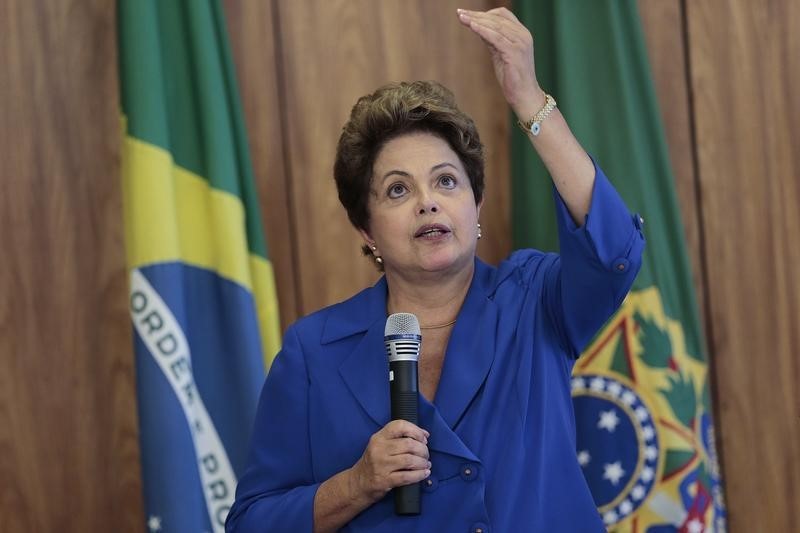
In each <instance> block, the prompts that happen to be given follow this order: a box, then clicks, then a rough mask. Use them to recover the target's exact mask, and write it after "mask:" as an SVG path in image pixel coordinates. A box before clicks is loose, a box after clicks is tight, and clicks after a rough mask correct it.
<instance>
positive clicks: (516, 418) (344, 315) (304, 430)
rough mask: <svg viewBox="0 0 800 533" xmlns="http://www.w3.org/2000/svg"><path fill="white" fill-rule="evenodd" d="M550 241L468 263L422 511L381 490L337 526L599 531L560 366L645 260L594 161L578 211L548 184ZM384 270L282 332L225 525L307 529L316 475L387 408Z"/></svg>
mask: <svg viewBox="0 0 800 533" xmlns="http://www.w3.org/2000/svg"><path fill="white" fill-rule="evenodd" d="M555 196H556V204H557V209H556V211H557V217H558V229H559V240H560V248H561V254H560V256H559V255H556V254H552V253H542V252H539V251H536V250H520V251H517V252H515V253H513V254H512V255H511V256H510V257H509V258H508V259H506V260H505V261H503V262H502V263H501V264H500V265H499V266H498V267H497V268H494V267H491V266H489V265H486V264H485V263H483V262H482V261H480V260H479V259H476V261H475V274H474V277H473V280H472V283H471V286H470V288H469V291H468V293H467V296H466V299H465V301H464V304H463V306H462V308H461V311H460V312H459V315H458V318H457V321H456V323H455V326H454V328H453V331H452V333H451V336H450V341H449V343H448V346H447V352H446V355H445V360H444V366H443V368H442V375H441V379H440V382H439V386H438V389H437V392H436V397H435V401H434V402H433V403H430V402H428V401H427V400H426V399H425V398H424V397H422V396H420V397H419V402H420V413H419V420H420V426H421V427H423V428H425V429H427V430H428V431H429V432H430V438H429V439H428V448H429V450H430V461H431V463H432V465H433V466H432V468H431V476H430V478H428V479H427V480H425V481H423V482H422V500H421V506H422V513H421V514H420V515H419V516H416V517H414V516H412V517H408V516H396V515H395V514H394V503H393V502H394V500H393V498H392V496H391V493H389V494H388V495H387V496H386V497H385V498H383V499H382V500H381V501H379V502H377V503H375V504H374V505H372V506H371V507H369V508H368V509H366V510H365V511H364V512H362V513H361V514H359V515H358V516H356V517H355V518H354V519H353V520H352V521H351V522H350V523H349V524H348V525H347V526H345V527H344V528H343V529H342V531H349V532H357V531H370V532H383V531H386V532H390V531H391V532H394V531H404V532H414V531H419V532H437V531H438V532H450V531H463V532H465V533H466V532H468V531H483V532H484V533H486V532H490V531H494V532H517V531H526V532H527V531H537V532H538V531H542V532H547V533H557V532H569V533H580V532H584V531H586V532H597V531H605V527H604V526H603V522H602V520H601V519H600V516H599V514H598V512H597V510H596V507H595V505H594V502H593V501H592V496H591V494H590V492H589V489H588V486H587V484H586V481H585V480H584V477H583V474H582V472H581V468H580V466H579V464H578V461H577V458H576V449H575V422H574V417H573V411H572V399H571V395H570V374H571V371H572V367H573V364H574V360H575V358H576V357H577V356H578V355H579V354H580V352H581V350H582V349H583V348H584V346H585V345H586V343H587V342H588V341H589V340H590V339H591V337H592V336H593V335H594V334H595V332H596V331H597V330H598V329H599V328H600V326H601V325H602V324H603V323H604V322H605V320H607V319H608V318H609V317H610V316H611V314H612V313H613V312H614V311H615V310H616V309H617V308H618V307H619V305H620V304H621V302H622V300H623V298H624V297H625V295H626V294H627V292H628V289H629V288H630V286H631V284H632V283H633V280H634V278H635V276H636V273H637V272H638V270H639V267H640V266H641V255H642V250H643V247H644V236H643V234H642V231H641V219H640V218H639V216H638V215H631V214H630V213H629V212H628V210H627V208H626V207H625V205H624V204H623V202H622V200H621V198H620V197H619V195H618V194H617V192H616V191H615V190H614V188H613V187H612V186H611V184H610V183H609V181H608V180H607V178H606V177H605V176H604V174H603V173H602V171H601V170H600V169H599V168H596V179H595V185H594V190H593V193H592V203H591V207H590V210H589V214H588V215H587V217H586V220H585V223H584V224H583V225H582V226H581V227H577V226H576V225H575V224H574V222H573V221H572V219H571V218H570V215H569V212H568V211H567V208H566V206H565V205H564V203H563V201H562V200H561V198H560V197H559V196H558V194H555ZM386 297H387V287H386V281H385V278H382V279H381V280H380V281H379V282H378V283H377V284H376V285H375V286H373V287H371V288H368V289H366V290H364V291H362V292H360V293H359V294H357V295H356V296H354V297H352V298H350V299H349V300H346V301H344V302H342V303H339V304H337V305H333V306H331V307H328V308H325V309H323V310H321V311H318V312H316V313H313V314H311V315H309V316H307V317H305V318H303V319H301V320H299V321H298V322H296V323H295V324H294V325H292V326H291V327H290V328H289V329H288V330H287V332H286V336H285V339H284V344H283V349H282V350H281V353H280V354H279V355H278V357H277V358H276V359H275V362H274V363H273V366H272V369H271V370H270V372H269V375H268V377H267V380H266V383H265V385H264V389H263V391H262V394H261V400H260V404H259V408H258V413H257V416H256V421H255V427H254V430H253V437H252V449H251V453H250V458H249V463H248V465H247V468H246V470H245V472H244V474H243V475H242V477H241V479H240V481H239V485H238V487H237V492H236V502H235V504H234V506H233V508H232V509H231V511H230V514H229V516H228V521H227V524H226V529H227V531H229V532H233V531H238V532H255V531H286V532H303V531H311V530H312V525H313V512H314V511H313V507H314V495H315V493H316V491H317V488H318V487H319V485H320V484H321V483H322V482H323V481H325V480H326V479H328V478H330V477H331V476H333V475H334V474H336V473H338V472H340V471H342V470H345V469H347V468H350V467H351V466H353V464H355V463H356V461H357V460H358V459H359V458H360V457H361V454H362V453H363V451H364V449H365V448H366V446H367V442H368V441H369V438H370V436H372V434H373V433H375V432H376V431H378V430H379V429H380V428H381V427H383V426H384V425H385V424H386V423H388V422H389V420H390V414H389V413H390V407H389V382H388V372H389V370H388V363H387V359H386V354H385V350H384V346H383V329H384V325H385V323H386V317H387V315H386Z"/></svg>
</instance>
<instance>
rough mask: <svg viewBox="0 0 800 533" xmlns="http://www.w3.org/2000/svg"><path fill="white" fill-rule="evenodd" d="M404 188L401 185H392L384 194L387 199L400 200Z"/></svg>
mask: <svg viewBox="0 0 800 533" xmlns="http://www.w3.org/2000/svg"><path fill="white" fill-rule="evenodd" d="M406 190H407V189H406V186H405V185H403V184H402V183H393V184H391V185H390V186H389V189H387V191H386V194H387V196H389V198H400V197H401V196H403V194H405V192H406Z"/></svg>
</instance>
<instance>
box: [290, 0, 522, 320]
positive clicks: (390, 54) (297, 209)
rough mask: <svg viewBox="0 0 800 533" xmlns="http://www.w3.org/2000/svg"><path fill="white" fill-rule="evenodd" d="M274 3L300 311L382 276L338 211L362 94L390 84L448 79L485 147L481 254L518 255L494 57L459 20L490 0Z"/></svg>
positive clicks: (503, 114)
mask: <svg viewBox="0 0 800 533" xmlns="http://www.w3.org/2000/svg"><path fill="white" fill-rule="evenodd" d="M489 4H492V5H489ZM277 7H278V9H277V13H278V20H277V21H276V22H277V23H278V27H279V29H280V32H281V36H282V39H281V43H282V44H281V46H282V50H283V54H282V70H281V73H280V77H281V80H282V83H283V89H282V91H283V94H285V95H286V101H285V103H284V107H283V110H284V112H285V120H284V124H285V125H286V131H285V132H284V133H285V139H284V142H286V143H287V153H288V156H287V159H288V161H287V172H288V179H289V180H290V183H291V187H290V191H291V196H292V200H291V207H292V212H291V213H290V216H291V217H292V221H291V223H292V224H293V225H294V227H295V228H296V230H297V231H296V239H295V242H294V245H295V246H296V247H297V250H298V258H297V263H296V265H295V266H296V269H297V270H296V272H297V275H298V276H299V291H300V298H299V301H300V304H299V305H298V308H299V309H298V310H299V312H300V313H301V314H305V313H308V312H310V311H313V310H315V309H318V308H319V307H322V306H323V305H326V304H330V303H333V302H336V301H338V300H341V299H343V298H346V297H348V296H350V295H352V294H354V293H355V292H356V291H357V290H359V289H361V288H363V287H365V286H367V285H369V284H371V283H373V282H374V280H375V279H377V277H378V276H377V272H376V271H375V269H374V267H373V266H372V264H371V263H370V261H368V260H367V259H366V258H364V257H362V256H361V254H360V246H361V243H362V241H361V238H360V237H359V236H358V234H357V233H356V231H355V230H354V229H353V228H352V227H351V226H350V224H349V222H348V220H347V216H346V214H345V211H344V209H343V208H342V207H341V206H340V204H339V201H338V198H337V194H336V188H335V184H334V181H333V172H332V167H333V159H334V150H335V146H336V142H337V140H338V138H339V134H340V132H341V128H342V126H343V125H344V122H345V121H346V119H347V117H348V116H349V113H350V109H351V108H352V106H353V104H354V103H355V101H356V99H357V98H358V97H360V96H362V95H364V94H367V93H369V92H372V91H373V90H375V89H376V88H377V87H378V86H380V85H383V84H384V83H386V82H388V81H397V80H410V79H436V80H438V81H441V82H442V83H444V84H445V85H446V86H448V87H449V88H450V89H451V90H453V92H454V93H455V94H456V98H457V101H458V102H459V105H460V107H461V108H462V109H463V110H465V111H466V112H467V113H469V114H471V115H472V116H473V118H474V119H475V121H476V123H477V125H478V128H479V131H480V132H481V137H482V140H483V141H484V144H485V145H486V147H487V152H488V158H487V195H486V202H485V205H484V208H483V210H482V217H481V219H482V220H481V222H482V224H483V227H484V230H483V235H484V238H483V239H482V241H481V243H480V246H479V254H480V255H481V256H482V257H484V258H485V259H487V260H488V261H490V262H496V261H497V260H498V259H500V258H502V257H503V256H504V255H505V254H506V253H507V252H508V251H509V250H510V231H509V213H508V212H509V208H508V204H509V199H508V155H507V149H508V148H507V147H508V141H507V135H508V114H509V108H508V106H507V104H506V103H505V101H504V99H503V96H502V94H501V92H500V90H499V89H498V87H497V82H496V81H495V78H494V73H493V70H492V67H491V63H490V59H489V54H488V52H487V51H486V50H485V49H484V47H483V44H482V43H481V42H480V41H479V39H478V38H477V37H476V36H474V35H471V34H470V33H469V30H467V29H466V28H463V27H462V26H461V25H460V24H459V22H458V20H457V18H456V8H457V7H466V8H473V9H487V8H490V7H494V5H493V3H491V2H486V1H478V0H474V1H471V2H455V1H447V2H424V1H422V0H419V1H417V2H413V3H409V2H406V1H401V0H391V1H384V2H373V1H370V0H358V1H353V0H336V1H330V2H324V3H321V2H320V3H318V2H293V3H288V2H286V3H283V2H279V3H278V4H277Z"/></svg>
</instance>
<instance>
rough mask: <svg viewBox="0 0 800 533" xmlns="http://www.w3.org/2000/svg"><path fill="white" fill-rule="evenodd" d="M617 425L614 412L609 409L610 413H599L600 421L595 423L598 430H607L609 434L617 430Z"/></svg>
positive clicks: (617, 419) (617, 420) (617, 421)
mask: <svg viewBox="0 0 800 533" xmlns="http://www.w3.org/2000/svg"><path fill="white" fill-rule="evenodd" d="M617 424H619V418H618V417H617V413H616V411H614V410H613V409H611V410H610V411H601V412H600V420H599V421H598V422H597V427H598V428H600V429H607V430H608V432H609V433H614V430H615V429H617Z"/></svg>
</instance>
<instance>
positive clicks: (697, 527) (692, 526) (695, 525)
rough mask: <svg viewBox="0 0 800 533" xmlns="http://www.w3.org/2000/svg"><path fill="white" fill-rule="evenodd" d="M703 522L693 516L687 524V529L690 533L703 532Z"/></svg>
mask: <svg viewBox="0 0 800 533" xmlns="http://www.w3.org/2000/svg"><path fill="white" fill-rule="evenodd" d="M703 529H705V528H704V527H703V523H702V522H701V521H700V520H698V519H697V518H692V519H691V520H689V523H688V524H686V531H687V532H688V533H703Z"/></svg>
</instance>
